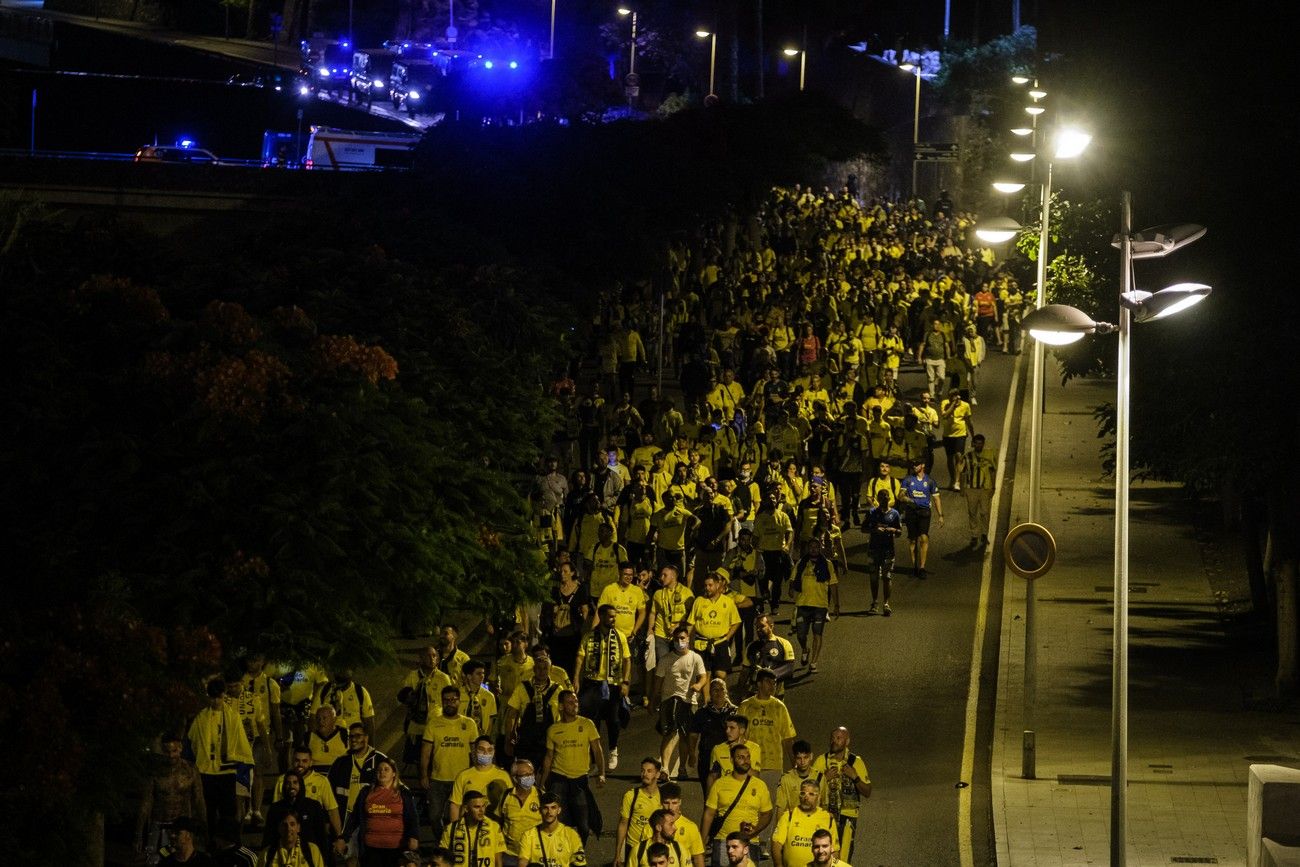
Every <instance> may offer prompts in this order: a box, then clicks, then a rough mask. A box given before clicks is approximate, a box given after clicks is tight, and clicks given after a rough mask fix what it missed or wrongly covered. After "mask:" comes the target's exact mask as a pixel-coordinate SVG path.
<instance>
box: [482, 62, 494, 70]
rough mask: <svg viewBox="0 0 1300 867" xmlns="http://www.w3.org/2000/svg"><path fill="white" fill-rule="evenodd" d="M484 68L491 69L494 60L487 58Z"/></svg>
mask: <svg viewBox="0 0 1300 867" xmlns="http://www.w3.org/2000/svg"><path fill="white" fill-rule="evenodd" d="M483 68H484V69H491V68H492V61H490V60H485V61H484V62H483Z"/></svg>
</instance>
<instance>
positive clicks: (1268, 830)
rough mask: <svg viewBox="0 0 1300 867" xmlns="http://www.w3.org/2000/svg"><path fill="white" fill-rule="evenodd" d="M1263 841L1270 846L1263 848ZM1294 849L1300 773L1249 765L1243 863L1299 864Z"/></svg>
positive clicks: (1254, 866)
mask: <svg viewBox="0 0 1300 867" xmlns="http://www.w3.org/2000/svg"><path fill="white" fill-rule="evenodd" d="M1265 838H1267V842H1268V843H1269V844H1271V845H1268V846H1266V845H1265V843H1266V839H1265ZM1297 847H1300V770H1297V769H1296V768H1288V767H1284V766H1282V765H1251V766H1250V783H1249V789H1248V793H1247V797H1246V856H1247V857H1246V863H1247V864H1248V865H1250V867H1263V865H1268V864H1290V865H1295V864H1300V848H1297ZM1277 858H1283V859H1285V860H1280V861H1279V860H1276V859H1277Z"/></svg>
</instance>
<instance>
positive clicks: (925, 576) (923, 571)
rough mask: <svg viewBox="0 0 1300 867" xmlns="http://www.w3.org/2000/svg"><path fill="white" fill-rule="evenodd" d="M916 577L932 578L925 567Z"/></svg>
mask: <svg viewBox="0 0 1300 867" xmlns="http://www.w3.org/2000/svg"><path fill="white" fill-rule="evenodd" d="M916 577H917V578H928V577H930V573H929V572H927V571H925V569H924V567H922V568H920V569H917V570H916Z"/></svg>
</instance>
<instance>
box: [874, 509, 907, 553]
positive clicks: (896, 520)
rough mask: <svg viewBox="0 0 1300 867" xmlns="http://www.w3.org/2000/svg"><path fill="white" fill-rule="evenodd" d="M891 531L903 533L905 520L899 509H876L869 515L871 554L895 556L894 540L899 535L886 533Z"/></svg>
mask: <svg viewBox="0 0 1300 867" xmlns="http://www.w3.org/2000/svg"><path fill="white" fill-rule="evenodd" d="M890 529H893V530H897V531H899V533H901V532H902V529H903V518H902V516H901V515H899V514H898V510H897V509H892V508H891V509H881V508H879V507H876V508H874V509H872V510H871V511H870V512H868V513H867V532H868V533H869V534H870V535H871V539H870V541H869V542H868V546H867V547H868V550H870V551H871V553H873V554H888V555H889V556H891V557H892V556H893V555H894V539H895V538H897V536H898V533H889V532H885V531H886V530H890Z"/></svg>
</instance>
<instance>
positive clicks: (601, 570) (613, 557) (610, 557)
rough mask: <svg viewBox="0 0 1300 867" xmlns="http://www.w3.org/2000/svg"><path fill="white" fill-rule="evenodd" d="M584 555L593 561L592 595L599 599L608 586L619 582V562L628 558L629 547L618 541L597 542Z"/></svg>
mask: <svg viewBox="0 0 1300 867" xmlns="http://www.w3.org/2000/svg"><path fill="white" fill-rule="evenodd" d="M582 556H583V557H584V558H586V559H588V560H590V561H591V576H590V584H591V595H592V596H594V597H596V598H597V599H599V598H600V594H601V593H602V592H604V590H605V588H606V587H608V586H609V585H611V584H617V583H618V564H619V563H620V562H623V561H625V560H627V549H626V548H624V547H623V546H622V545H620V544H618V543H617V542H611V543H610V544H609V545H601V544H600V543H599V542H597V543H596V544H594V545H592V546H591V547H590V548H588V549H587V552H586V553H585V554H583V555H582Z"/></svg>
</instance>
